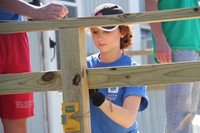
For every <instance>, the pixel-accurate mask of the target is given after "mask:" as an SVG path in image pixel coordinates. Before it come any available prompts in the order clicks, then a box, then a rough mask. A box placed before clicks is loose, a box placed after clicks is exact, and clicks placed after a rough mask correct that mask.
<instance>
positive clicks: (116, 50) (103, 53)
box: [87, 3, 148, 133]
mask: <svg viewBox="0 0 200 133" xmlns="http://www.w3.org/2000/svg"><path fill="white" fill-rule="evenodd" d="M123 13H124V12H123V9H122V8H121V7H120V6H118V5H115V4H111V3H106V4H103V5H100V6H97V7H96V9H95V11H94V14H93V15H94V16H102V15H112V14H123ZM90 31H91V35H92V39H93V41H94V44H95V46H96V47H97V48H98V49H99V51H100V53H98V54H94V55H92V56H89V57H88V58H87V65H88V68H96V67H113V66H136V65H137V64H136V62H135V61H134V60H133V59H132V58H130V57H128V56H127V55H125V54H124V53H123V50H124V49H127V48H128V47H129V46H130V45H131V44H132V27H131V26H129V25H119V26H109V27H95V28H91V29H90ZM90 99H91V102H90V113H91V126H92V133H138V129H137V122H136V120H135V119H136V116H137V112H138V111H143V110H144V109H145V108H147V105H148V98H147V95H146V86H132V87H115V88H101V89H97V90H95V89H92V90H90Z"/></svg>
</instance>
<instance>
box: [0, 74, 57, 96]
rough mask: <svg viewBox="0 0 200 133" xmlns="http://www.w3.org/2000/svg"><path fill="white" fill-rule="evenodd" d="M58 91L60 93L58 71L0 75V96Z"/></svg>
mask: <svg viewBox="0 0 200 133" xmlns="http://www.w3.org/2000/svg"><path fill="white" fill-rule="evenodd" d="M48 74H50V76H49V75H48ZM44 76H46V78H45V80H43V78H44ZM48 76H49V77H48ZM59 90H60V91H61V74H60V71H55V72H53V71H49V72H32V73H21V74H0V94H12V93H21V92H45V91H59Z"/></svg>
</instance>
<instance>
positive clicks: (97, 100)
mask: <svg viewBox="0 0 200 133" xmlns="http://www.w3.org/2000/svg"><path fill="white" fill-rule="evenodd" d="M89 95H90V99H91V100H92V103H93V105H94V106H96V107H99V106H101V105H102V104H103V102H104V101H105V99H106V97H105V96H104V95H103V94H102V93H100V92H98V89H89Z"/></svg>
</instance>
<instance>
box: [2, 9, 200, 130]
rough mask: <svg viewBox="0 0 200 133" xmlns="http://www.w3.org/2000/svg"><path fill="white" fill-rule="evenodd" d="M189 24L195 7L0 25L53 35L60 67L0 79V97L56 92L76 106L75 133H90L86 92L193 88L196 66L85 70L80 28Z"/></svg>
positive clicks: (199, 76) (199, 72)
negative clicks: (174, 85) (178, 85)
mask: <svg viewBox="0 0 200 133" xmlns="http://www.w3.org/2000/svg"><path fill="white" fill-rule="evenodd" d="M192 18H200V13H199V8H198V7H197V8H185V9H176V10H166V11H164V10H163V11H156V12H145V13H130V14H121V15H110V16H102V17H84V18H75V19H66V20H53V21H31V22H5V21H4V22H0V33H11V32H24V31H26V32H30V31H44V30H59V42H60V46H61V47H60V50H61V62H62V64H61V69H62V70H61V71H49V72H32V73H21V74H2V75H0V94H6V93H19V92H36V91H57V90H62V91H63V94H64V97H63V98H64V102H78V103H79V105H80V110H79V112H78V113H77V114H75V115H74V117H73V118H74V119H76V120H78V121H79V122H80V123H81V131H80V133H90V132H91V131H90V115H89V96H88V89H89V88H99V87H114V86H133V85H161V84H168V83H170V84H171V83H183V82H184V83H185V82H198V81H200V63H199V62H188V63H176V64H166V65H145V66H137V67H112V68H91V69H87V68H86V51H85V47H86V46H85V41H84V36H85V32H84V28H85V27H92V26H100V25H117V24H136V23H137V24H139V23H151V22H164V21H172V20H184V19H192ZM27 88H28V89H27ZM61 88H62V89H61Z"/></svg>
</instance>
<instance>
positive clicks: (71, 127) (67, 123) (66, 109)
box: [61, 102, 80, 132]
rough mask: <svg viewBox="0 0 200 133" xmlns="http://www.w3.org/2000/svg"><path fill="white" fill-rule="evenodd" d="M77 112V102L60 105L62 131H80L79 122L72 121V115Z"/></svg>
mask: <svg viewBox="0 0 200 133" xmlns="http://www.w3.org/2000/svg"><path fill="white" fill-rule="evenodd" d="M78 110H79V104H78V102H67V103H63V104H62V116H61V117H62V124H63V130H64V131H65V132H67V131H80V122H78V121H76V120H74V119H73V118H72V115H74V114H75V113H76V112H78Z"/></svg>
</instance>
